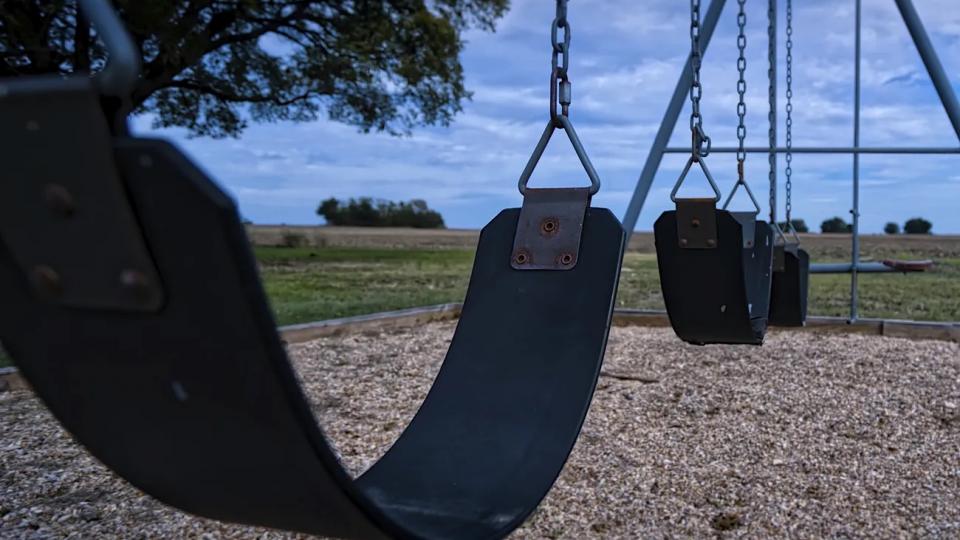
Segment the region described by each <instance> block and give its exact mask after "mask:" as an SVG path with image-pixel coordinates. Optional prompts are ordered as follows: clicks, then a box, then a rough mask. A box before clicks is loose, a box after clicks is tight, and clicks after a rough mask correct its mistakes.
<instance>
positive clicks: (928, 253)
mask: <svg viewBox="0 0 960 540" xmlns="http://www.w3.org/2000/svg"><path fill="white" fill-rule="evenodd" d="M247 232H248V234H249V236H250V238H251V240H252V241H253V243H254V245H257V246H283V245H286V244H289V243H291V242H295V243H299V245H301V246H304V247H306V246H310V247H362V248H408V249H444V248H457V249H473V248H475V247H476V244H477V236H478V234H479V231H477V230H473V229H441V230H433V229H394V228H372V227H298V226H281V225H251V226H248V227H247ZM800 237H801V241H802V242H803V244H804V246H805V248H806V249H807V250H808V251H810V253H811V255H813V256H814V258H816V259H822V260H837V259H844V258H848V257H849V256H850V235H848V234H828V235H821V234H803V235H800ZM861 243H862V246H863V251H862V253H861V255H862V256H866V257H875V258H883V257H903V256H910V257H916V258H957V257H960V236H956V235H950V236H947V235H944V236H940V235H897V236H889V235H864V236H862V237H861ZM628 249H629V250H630V251H634V252H637V253H655V252H656V249H655V248H654V245H653V233H650V232H636V233H634V235H633V236H632V237H631V240H630V246H629V248H628Z"/></svg>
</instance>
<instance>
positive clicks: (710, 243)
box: [707, 238, 717, 247]
mask: <svg viewBox="0 0 960 540" xmlns="http://www.w3.org/2000/svg"><path fill="white" fill-rule="evenodd" d="M707 245H708V246H710V247H714V246H716V245H717V241H716V240H714V239H713V238H708V239H707Z"/></svg>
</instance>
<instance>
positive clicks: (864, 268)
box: [622, 0, 960, 322]
mask: <svg viewBox="0 0 960 540" xmlns="http://www.w3.org/2000/svg"><path fill="white" fill-rule="evenodd" d="M893 1H894V3H895V4H896V6H897V9H898V10H899V11H900V16H901V18H902V19H903V22H904V25H905V26H906V27H907V30H908V32H909V33H910V38H911V39H912V40H913V43H914V45H915V46H916V49H917V52H918V53H919V54H920V58H921V60H922V61H923V65H924V67H925V68H926V71H927V74H928V75H929V76H930V80H931V81H932V82H933V86H934V88H935V89H936V91H937V95H938V96H939V98H940V102H941V104H942V105H943V109H944V111H945V112H946V113H947V117H948V119H949V121H950V124H951V126H952V127H953V130H954V132H955V134H956V136H957V140H958V144H957V145H956V146H942V147H926V146H908V147H865V146H860V108H861V107H860V86H861V84H860V60H861V28H862V21H861V3H862V0H854V4H855V16H854V84H853V93H854V104H853V109H854V110H853V145H852V146H807V147H798V146H794V147H792V148H791V149H790V150H789V151H790V152H793V153H794V154H849V155H852V156H853V167H852V180H853V181H852V184H853V193H852V195H853V197H852V205H851V209H850V214H851V215H852V216H853V230H852V234H851V244H852V245H851V252H852V255H851V258H850V262H849V263H841V264H812V265H810V272H811V273H815V274H825V273H841V274H850V314H849V321H850V322H853V321H856V320H857V319H858V318H859V295H858V274H861V273H877V272H904V271H917V270H922V269H923V268H922V267H918V266H916V265H909V264H908V265H906V266H904V265H903V264H899V263H896V262H894V261H885V262H861V261H860V155H861V154H915V155H921V154H925V155H945V154H960V102H958V101H957V96H956V93H955V92H954V90H953V86H952V85H951V83H950V79H949V77H948V76H947V74H946V72H945V71H944V69H943V64H942V63H941V62H940V58H939V56H938V55H937V52H936V49H935V48H934V46H933V44H932V43H931V41H930V37H929V36H928V35H927V31H926V29H925V28H924V26H923V22H922V21H921V20H920V16H919V15H918V14H917V10H916V8H915V7H914V5H913V2H912V0H893ZM768 3H769V11H768V13H769V16H770V18H771V27H772V28H773V30H772V32H770V35H769V40H770V42H772V44H776V42H777V33H776V29H777V0H768ZM725 5H726V0H711V2H710V6H709V7H708V9H707V12H706V15H705V16H704V19H703V23H702V24H701V31H700V32H701V33H700V44H701V45H700V46H701V54H706V51H707V47H709V45H710V40H711V38H712V37H713V32H714V30H715V29H716V26H717V22H718V20H719V19H720V15H721V13H722V12H723V8H724V6H725ZM771 46H774V45H771ZM691 61H692V60H691V58H690V57H689V56H688V57H687V61H686V64H685V66H684V69H683V71H682V72H681V73H680V77H679V79H678V81H677V85H676V87H675V88H674V91H673V95H672V97H671V98H670V102H669V104H668V105H667V110H666V112H665V113H664V115H663V120H662V121H661V123H660V127H659V129H658V130H657V134H656V136H655V137H654V140H653V145H652V147H651V148H650V153H649V154H648V155H647V160H646V162H645V163H644V166H643V169H642V171H641V173H640V177H639V179H638V180H637V184H636V186H635V188H634V192H633V196H632V198H631V199H630V204H629V205H628V206H627V210H626V213H625V214H624V217H623V220H622V221H623V227H624V229H626V232H627V238H628V241H629V237H630V235H632V234H633V230H634V228H635V227H636V224H637V220H638V218H639V217H640V212H641V210H643V204H644V202H645V201H646V199H647V195H648V194H649V192H650V186H651V185H652V184H653V180H654V178H655V177H656V174H657V171H658V170H659V168H660V164H661V162H662V161H663V157H664V155H666V154H686V153H689V152H690V148H689V147H671V146H668V145H669V142H670V138H671V136H672V135H673V131H674V128H675V127H676V124H677V120H678V119H679V118H680V113H681V112H682V110H683V106H684V104H685V102H686V98H687V94H688V92H689V90H690V84H691V79H692V72H691ZM770 63H771V65H770V74H771V78H770V85H771V88H772V89H773V91H772V92H771V93H770V99H769V101H770V114H769V124H770V126H769V128H770V143H769V145H768V146H766V147H763V146H748V147H746V149H745V150H746V152H747V153H749V154H767V155H768V156H769V157H770V164H771V172H770V174H771V179H772V181H773V182H774V183H776V181H777V166H776V164H777V155H778V154H784V153H786V152H787V151H788V149H787V148H785V147H782V146H778V145H777V138H776V137H777V135H776V134H777V112H778V111H777V105H778V103H777V92H776V84H777V57H776V55H772V56H771V57H770ZM710 152H711V153H718V154H732V153H736V152H737V148H736V147H713V148H712V149H711V150H710ZM771 195H772V196H771V202H772V203H773V204H772V205H771V209H770V219H771V221H773V222H776V218H777V204H776V202H777V199H776V190H774V191H773V193H772V194H771Z"/></svg>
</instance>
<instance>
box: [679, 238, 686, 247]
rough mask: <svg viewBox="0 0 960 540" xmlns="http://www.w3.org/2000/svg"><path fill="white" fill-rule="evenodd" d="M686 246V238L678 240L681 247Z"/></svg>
mask: <svg viewBox="0 0 960 540" xmlns="http://www.w3.org/2000/svg"><path fill="white" fill-rule="evenodd" d="M687 244H688V242H687V239H686V238H681V239H680V245H681V246H685V245H687Z"/></svg>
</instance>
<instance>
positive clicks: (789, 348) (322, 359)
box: [0, 323, 960, 539]
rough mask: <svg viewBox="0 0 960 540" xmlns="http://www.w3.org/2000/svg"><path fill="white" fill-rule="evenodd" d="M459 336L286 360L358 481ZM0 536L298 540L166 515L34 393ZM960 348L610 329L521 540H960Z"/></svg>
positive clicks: (10, 395)
mask: <svg viewBox="0 0 960 540" xmlns="http://www.w3.org/2000/svg"><path fill="white" fill-rule="evenodd" d="M453 328H454V327H453V324H452V323H434V324H430V325H427V326H424V327H421V328H418V329H417V330H416V331H415V332H411V331H391V332H387V333H379V334H378V333H366V334H362V335H346V336H338V337H331V338H323V339H321V340H317V341H313V342H308V343H304V344H299V345H294V346H291V349H290V353H291V356H292V358H293V361H294V364H295V365H296V366H297V368H298V370H299V372H300V374H301V377H302V380H303V382H304V386H305V388H306V391H307V393H308V395H309V396H310V397H311V399H312V400H313V401H314V403H315V408H314V409H315V413H316V415H317V417H318V418H319V420H320V421H321V422H322V424H323V425H324V427H325V429H326V432H327V434H328V435H329V436H330V437H331V438H332V439H333V440H334V441H335V443H336V446H337V448H338V451H339V453H340V454H341V456H342V459H343V460H344V462H345V464H346V466H347V467H348V468H349V469H350V470H351V471H352V472H353V473H359V472H361V471H363V470H364V469H365V468H366V467H368V466H369V464H370V463H372V462H373V461H374V460H375V459H376V458H377V457H378V456H379V455H381V454H382V453H383V452H384V451H385V450H386V449H387V448H388V446H389V444H390V443H391V441H393V440H394V438H395V437H396V436H397V435H398V433H399V432H400V430H401V429H402V427H403V426H404V425H405V423H406V422H407V421H408V420H409V418H410V417H411V416H412V415H413V414H414V412H415V411H416V409H417V406H418V405H419V403H420V401H421V400H422V399H423V397H424V396H425V394H426V392H427V389H428V387H429V385H430V383H431V381H432V379H433V376H434V374H435V373H436V371H437V369H438V366H439V362H440V361H441V360H442V358H443V355H444V351H445V349H446V346H447V341H448V340H449V337H450V335H451V333H452V331H453ZM0 441H2V444H3V450H2V452H0V477H2V482H0V537H4V538H68V537H69V538H205V539H206V538H254V537H256V538H296V537H297V536H296V535H288V534H286V533H280V532H275V531H274V532H269V531H264V530H260V529H255V528H250V527H241V526H235V525H227V524H222V523H218V522H214V521H210V520H206V519H200V518H196V517H191V516H187V515H185V514H183V513H180V512H178V511H175V510H173V509H170V508H167V507H164V506H162V505H161V504H159V503H157V502H155V501H154V500H152V499H150V498H149V497H146V496H144V495H143V494H141V493H139V492H138V491H137V490H135V489H133V488H132V487H130V486H129V485H127V484H126V483H124V482H123V481H121V480H119V479H117V478H116V477H115V476H113V475H112V474H111V473H110V472H109V471H107V470H106V469H105V468H104V467H103V466H102V465H100V464H99V463H97V462H96V461H95V460H93V459H92V458H91V457H90V456H89V455H88V454H86V453H85V452H84V451H83V450H82V449H81V448H79V447H78V446H77V445H76V444H75V443H74V442H72V440H71V439H70V437H69V436H68V435H67V434H66V433H64V431H63V430H62V429H61V428H60V427H59V426H58V425H57V424H56V423H55V421H54V420H53V419H52V418H51V416H50V415H49V413H47V412H46V410H45V409H44V408H43V406H42V405H41V404H40V403H39V402H38V401H37V400H36V399H35V398H34V397H33V396H32V394H31V393H30V392H28V391H15V392H7V393H0ZM958 460H960V345H958V344H955V343H946V342H936V341H906V340H902V339H895V338H881V337H864V336H855V335H828V334H816V333H788V332H782V333H774V334H773V335H771V336H770V337H769V338H768V341H767V344H765V345H764V346H763V347H762V348H760V347H718V346H710V347H693V346H688V345H684V344H682V343H681V342H679V341H678V340H677V339H676V338H675V337H674V336H673V334H672V332H671V331H670V330H669V329H651V328H638V327H624V328H614V329H613V331H612V333H611V340H610V347H609V350H608V354H607V358H606V360H605V367H604V372H603V375H602V376H601V379H600V383H599V386H598V390H597V394H596V396H595V398H594V402H593V406H592V408H591V411H590V414H589V416H588V418H587V422H586V425H585V426H584V429H583V432H582V434H581V436H580V439H579V442H578V443H577V446H576V448H575V449H574V452H573V454H572V456H571V458H570V461H569V462H568V463H567V466H566V468H565V469H564V471H563V473H562V474H561V476H560V478H559V480H558V482H557V484H556V485H555V486H554V488H553V490H552V491H551V492H550V493H549V495H548V496H547V498H546V499H545V501H544V502H543V503H542V504H541V506H540V508H539V509H538V510H537V511H536V512H535V514H534V515H533V516H532V517H531V519H530V520H528V521H527V523H526V524H525V525H523V527H521V528H520V529H519V530H518V531H517V532H516V533H515V534H514V536H513V537H514V538H551V539H554V538H565V539H566V538H569V539H580V538H671V537H696V538H712V537H745V538H771V537H797V538H837V537H841V538H908V537H929V538H957V537H960V469H958V468H957V463H958Z"/></svg>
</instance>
